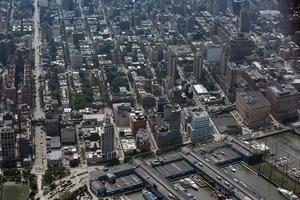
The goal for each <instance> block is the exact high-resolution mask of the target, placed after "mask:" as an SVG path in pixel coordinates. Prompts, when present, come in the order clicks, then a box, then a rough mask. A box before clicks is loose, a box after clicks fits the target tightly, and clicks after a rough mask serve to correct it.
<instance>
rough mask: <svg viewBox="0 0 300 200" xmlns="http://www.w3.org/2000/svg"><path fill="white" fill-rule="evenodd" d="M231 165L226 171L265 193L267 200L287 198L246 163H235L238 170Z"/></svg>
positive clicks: (260, 192)
mask: <svg viewBox="0 0 300 200" xmlns="http://www.w3.org/2000/svg"><path fill="white" fill-rule="evenodd" d="M231 168H232V167H231V166H229V167H226V168H224V171H225V172H226V173H228V174H229V175H230V176H233V177H235V179H236V180H237V181H239V182H242V183H244V184H246V185H247V186H249V187H250V188H253V189H254V190H255V191H256V192H258V193H259V194H261V195H263V197H264V198H265V199H266V200H275V199H276V200H285V199H286V198H285V197H283V196H282V195H281V194H280V193H279V192H278V190H277V187H276V186H275V185H273V184H272V183H270V182H269V181H267V180H266V179H265V178H263V177H262V176H260V175H258V174H257V173H255V171H253V170H252V169H250V168H248V167H247V166H246V165H244V164H237V165H234V166H233V168H234V169H235V170H236V171H235V172H233V171H232V170H231Z"/></svg>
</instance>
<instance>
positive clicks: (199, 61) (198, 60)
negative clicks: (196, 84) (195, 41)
mask: <svg viewBox="0 0 300 200" xmlns="http://www.w3.org/2000/svg"><path fill="white" fill-rule="evenodd" d="M202 65H203V58H202V56H201V53H200V52H197V53H196V54H195V56H194V66H193V73H194V76H195V78H196V79H197V80H199V79H200V78H201V73H202Z"/></svg>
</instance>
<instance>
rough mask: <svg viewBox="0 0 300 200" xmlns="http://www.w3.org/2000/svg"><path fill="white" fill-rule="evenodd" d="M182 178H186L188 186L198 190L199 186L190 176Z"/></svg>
mask: <svg viewBox="0 0 300 200" xmlns="http://www.w3.org/2000/svg"><path fill="white" fill-rule="evenodd" d="M184 180H186V181H187V182H189V184H190V186H191V187H192V188H193V189H195V190H198V189H199V186H198V185H197V184H196V183H195V181H194V180H193V179H191V178H185V179H184Z"/></svg>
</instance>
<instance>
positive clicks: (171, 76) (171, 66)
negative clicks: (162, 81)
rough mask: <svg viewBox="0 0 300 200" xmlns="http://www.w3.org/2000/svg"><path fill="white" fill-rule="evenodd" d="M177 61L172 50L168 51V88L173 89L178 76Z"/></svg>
mask: <svg viewBox="0 0 300 200" xmlns="http://www.w3.org/2000/svg"><path fill="white" fill-rule="evenodd" d="M176 66H177V60H176V55H175V54H174V52H172V50H169V51H168V67H167V84H168V88H171V87H173V85H174V81H175V76H176Z"/></svg>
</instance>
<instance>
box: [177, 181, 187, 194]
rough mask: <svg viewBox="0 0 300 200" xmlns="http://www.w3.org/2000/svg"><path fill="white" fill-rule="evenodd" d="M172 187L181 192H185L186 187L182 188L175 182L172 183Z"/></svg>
mask: <svg viewBox="0 0 300 200" xmlns="http://www.w3.org/2000/svg"><path fill="white" fill-rule="evenodd" d="M174 187H175V190H179V191H181V192H186V189H185V188H183V187H182V186H181V185H180V184H177V183H176V184H175V185H174Z"/></svg>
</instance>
